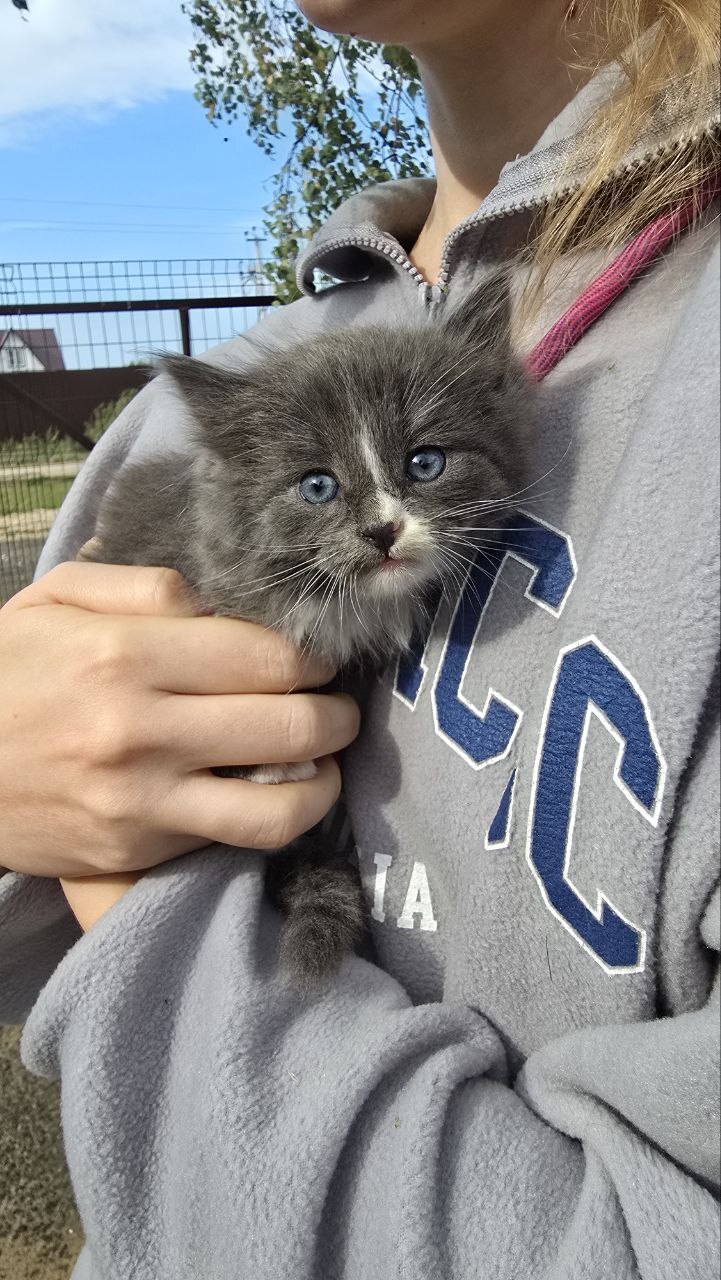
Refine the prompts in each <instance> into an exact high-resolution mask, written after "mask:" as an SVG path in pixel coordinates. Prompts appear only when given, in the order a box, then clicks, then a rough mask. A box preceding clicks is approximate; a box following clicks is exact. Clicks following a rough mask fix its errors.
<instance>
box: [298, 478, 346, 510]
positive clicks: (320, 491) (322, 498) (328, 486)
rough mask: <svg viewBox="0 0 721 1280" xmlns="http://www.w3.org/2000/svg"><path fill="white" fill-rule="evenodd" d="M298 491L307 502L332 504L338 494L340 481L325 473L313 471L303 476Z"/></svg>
mask: <svg viewBox="0 0 721 1280" xmlns="http://www.w3.org/2000/svg"><path fill="white" fill-rule="evenodd" d="M298 490H299V492H300V496H301V498H304V499H305V501H306V502H313V503H319V502H332V501H333V499H334V498H335V496H336V494H337V492H338V481H337V480H335V479H334V478H333V476H327V475H326V474H325V472H324V471H311V472H309V474H308V475H307V476H303V479H302V480H301V482H300V484H299V485H298Z"/></svg>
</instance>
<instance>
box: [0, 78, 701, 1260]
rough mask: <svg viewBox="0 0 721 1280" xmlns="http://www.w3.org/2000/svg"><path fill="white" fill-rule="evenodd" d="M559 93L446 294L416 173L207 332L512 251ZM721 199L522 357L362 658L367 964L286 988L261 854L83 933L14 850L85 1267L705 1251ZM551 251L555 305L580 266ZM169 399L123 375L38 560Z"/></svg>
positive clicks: (159, 433) (536, 192)
mask: <svg viewBox="0 0 721 1280" xmlns="http://www.w3.org/2000/svg"><path fill="white" fill-rule="evenodd" d="M582 103H583V99H582V100H581V103H580V104H579V102H577V103H576V104H575V105H574V107H573V108H572V109H569V110H567V111H566V112H565V113H564V115H563V116H562V117H561V119H560V120H559V121H558V122H556V125H555V126H554V127H552V128H551V130H549V131H548V133H547V134H546V135H545V136H544V138H543V139H541V142H540V143H539V144H538V146H537V147H536V148H535V150H534V151H533V152H532V153H531V154H530V155H529V156H527V157H525V158H521V159H519V160H517V161H516V162H514V163H513V164H511V165H509V166H508V167H507V168H506V169H505V170H504V172H503V174H502V176H501V179H500V181H499V184H498V187H497V188H496V190H495V191H494V192H493V193H492V194H491V195H490V196H489V197H488V199H487V200H486V201H485V202H484V204H483V205H482V206H481V207H480V209H479V210H478V212H477V213H476V214H475V215H474V217H472V218H470V219H468V220H467V221H466V222H465V223H464V224H463V225H462V226H461V227H460V228H459V229H458V230H456V231H455V232H454V233H453V234H452V235H451V237H449V240H448V242H447V246H446V253H445V258H444V267H443V275H442V279H441V287H440V288H433V289H432V288H431V287H430V286H428V285H426V283H425V282H424V281H423V280H422V279H421V278H420V277H419V276H418V273H417V272H415V271H414V270H413V268H412V267H411V264H410V262H409V260H408V258H407V256H406V249H407V248H408V246H409V245H410V244H411V243H412V241H413V238H414V235H415V233H416V232H417V230H418V228H419V227H420V225H421V223H422V221H423V218H424V216H425V214H426V211H427V208H428V205H429V202H430V199H431V197H432V186H431V185H430V184H429V183H416V182H414V183H409V184H394V185H391V186H389V187H387V188H380V189H378V190H376V191H370V192H367V193H365V194H363V195H361V196H359V197H358V198H356V199H354V200H351V201H350V202H349V203H348V204H346V205H345V206H343V208H341V209H340V210H339V211H338V212H337V213H336V214H335V216H334V217H333V218H332V219H331V221H330V223H329V224H328V226H327V227H326V229H325V230H324V231H323V232H322V233H321V234H320V236H319V237H318V238H317V240H316V241H315V243H314V244H313V245H312V246H311V248H310V250H309V251H308V253H307V254H306V256H305V260H304V262H303V263H302V264H301V279H302V280H303V282H304V287H305V289H306V292H307V296H306V297H305V298H304V299H303V300H301V301H300V302H298V303H297V304H294V305H293V306H292V307H289V308H286V309H283V310H280V311H274V312H271V313H270V314H269V315H268V316H267V318H266V319H265V320H264V321H263V322H262V324H261V325H260V328H259V331H258V332H257V333H256V332H250V333H248V334H246V335H244V336H243V337H241V338H238V339H237V340H235V341H234V342H232V343H230V344H228V345H226V346H225V347H224V348H222V349H221V350H219V351H218V353H217V358H218V359H223V360H226V361H230V362H236V363H239V364H241V363H244V362H247V361H249V360H253V359H255V358H262V346H264V345H265V344H267V343H268V342H271V343H278V344H281V345H282V344H285V343H290V342H292V341H293V340H294V338H295V337H296V335H298V334H301V333H302V334H304V335H309V334H313V333H316V332H318V333H319V332H323V331H327V330H328V329H336V328H338V327H339V326H344V325H354V324H363V323H364V322H366V321H369V320H379V319H380V320H382V319H392V318H393V316H395V315H398V314H403V313H407V312H410V311H411V310H413V309H415V308H418V307H420V306H423V307H426V308H431V309H433V308H437V309H438V310H441V309H442V308H443V307H445V306H446V305H447V301H446V300H447V299H452V298H453V296H454V294H455V293H456V292H457V291H458V290H460V289H462V288H464V287H467V284H468V281H469V279H472V278H473V275H474V273H475V272H476V271H477V270H478V271H480V270H485V269H486V268H487V266H488V265H489V264H492V263H495V262H497V261H499V260H503V259H505V258H507V257H508V256H509V255H510V254H511V253H512V252H513V251H514V250H515V249H516V248H517V247H518V245H519V243H520V242H521V241H522V239H523V237H524V235H525V233H526V230H527V225H528V219H529V218H530V216H531V215H532V213H533V211H534V210H535V209H536V208H537V207H538V205H539V204H540V203H542V202H543V200H544V199H545V198H547V195H548V192H549V190H550V188H551V185H552V183H553V180H554V175H557V173H558V166H559V163H560V162H561V160H562V157H563V154H564V149H565V145H566V144H565V141H564V138H565V137H566V136H567V135H568V133H569V130H571V131H572V129H573V128H574V127H575V126H577V124H578V118H579V117H578V112H579V111H580V107H581V105H582ZM574 113H575V114H574ZM681 130H682V126H679V133H680V132H681ZM653 145H669V139H668V138H666V139H664V140H662V141H661V142H659V140H658V139H655V140H654V139H651V140H649V142H648V146H649V147H651V146H653ZM713 219H714V210H713V209H711V210H709V211H708V213H707V214H706V215H705V216H704V218H703V219H702V220H701V222H700V223H699V224H697V225H696V226H695V227H694V228H693V229H692V230H691V231H690V232H689V233H688V234H686V235H685V236H684V237H683V239H682V240H681V241H680V242H679V243H678V244H677V246H676V247H675V248H674V249H673V251H672V252H669V253H668V254H667V255H666V256H665V257H664V259H663V260H660V261H657V262H656V263H655V264H654V265H653V266H652V268H651V269H649V270H648V272H647V274H646V275H645V277H644V278H643V279H641V280H639V281H637V282H636V284H635V285H634V286H633V287H632V288H631V289H630V290H629V291H628V292H627V293H626V294H625V295H624V296H623V297H622V298H621V299H620V300H619V301H617V302H616V303H615V304H614V306H613V307H612V309H611V310H609V311H608V312H607V313H606V314H605V315H604V317H603V318H602V319H601V320H600V321H599V322H598V323H597V325H596V326H595V327H594V328H593V329H592V330H591V331H590V332H589V333H588V334H587V335H586V337H584V339H583V340H582V341H581V342H580V344H579V345H578V346H577V347H575V348H574V349H573V350H572V351H571V353H570V354H569V355H568V356H567V357H566V358H565V359H564V360H563V362H562V363H561V364H560V365H559V366H558V368H557V369H555V370H554V371H553V373H552V374H551V375H550V376H549V377H548V379H547V380H546V381H545V382H544V384H543V385H542V388H541V390H540V393H539V397H538V406H537V422H536V431H537V441H538V449H539V473H538V474H539V478H540V477H541V476H542V475H543V474H544V472H548V473H550V474H549V475H548V476H547V478H546V481H545V482H544V483H542V484H539V486H538V489H537V493H536V496H535V497H534V499H533V501H530V500H529V503H528V506H527V510H526V512H525V514H524V516H523V518H522V520H521V521H520V522H519V528H518V530H517V532H516V533H515V535H514V538H513V541H512V542H509V543H508V545H507V546H504V547H503V549H502V554H500V555H499V557H498V560H497V564H496V565H495V566H494V568H493V571H492V573H491V574H490V576H489V575H487V574H486V575H484V574H483V573H481V572H480V571H479V572H477V574H476V576H475V580H474V583H473V584H472V585H473V586H474V588H475V591H473V590H471V589H470V587H469V588H468V589H467V590H466V592H465V599H464V600H463V601H462V602H460V603H459V607H458V608H456V609H453V610H449V611H448V612H441V613H439V615H438V616H437V618H436V620H435V624H434V627H433V630H432V632H431V634H430V636H429V638H428V640H427V642H426V644H425V647H424V648H423V650H422V651H421V648H420V646H419V647H418V649H417V651H416V652H415V653H414V654H412V655H411V656H409V657H407V658H405V659H404V660H403V661H401V662H400V663H399V665H398V667H397V668H396V669H394V670H389V671H388V672H387V674H386V676H385V678H384V679H382V680H381V681H379V682H378V683H377V684H375V685H374V687H373V689H372V692H371V694H370V696H369V700H368V705H367V707H366V709H365V718H364V728H363V731H362V734H361V737H360V739H359V740H358V742H357V743H356V744H355V745H354V747H353V748H352V750H350V751H349V752H348V753H347V756H346V759H345V769H344V776H345V792H346V799H347V808H348V813H349V818H350V826H351V828H352V833H353V837H354V843H355V845H356V846H357V855H358V859H359V866H360V870H361V874H362V877H363V881H364V884H365V886H366V889H367V894H368V902H369V906H370V910H371V914H372V928H373V942H374V947H375V955H376V962H375V963H370V962H368V961H366V960H364V959H360V958H358V957H355V956H353V957H349V958H348V959H347V961H346V962H345V963H344V965H343V967H342V969H341V972H340V973H339V975H338V977H337V979H336V980H335V981H334V982H333V983H332V985H331V986H330V987H329V989H328V990H326V991H324V992H323V993H320V994H318V995H316V996H315V997H313V998H309V999H305V1000H303V999H300V998H299V997H298V996H297V995H296V994H295V993H294V992H293V991H292V990H291V989H290V988H289V986H288V985H287V984H286V981H285V979H284V977H283V975H282V973H281V972H280V971H279V968H278V965H277V954H278V938H279V929H280V923H279V920H278V918H277V917H276V915H275V914H274V912H273V909H272V908H271V906H270V905H269V904H268V902H267V900H266V898H265V897H264V893H263V880H262V867H263V860H262V858H261V857H260V856H258V855H255V854H252V853H245V854H243V855H242V856H238V855H237V854H236V853H235V852H231V851H228V849H226V848H222V847H218V846H215V847H212V848H210V849H208V850H206V851H203V852H201V853H199V854H196V855H193V856H190V857H187V858H184V859H182V860H181V861H178V862H176V863H174V864H171V865H166V866H164V867H161V868H159V869H157V870H154V871H152V872H150V873H149V874H148V875H146V876H145V877H144V878H143V879H142V880H141V881H140V883H139V884H138V885H136V886H135V887H134V888H133V889H132V890H131V891H130V892H129V893H128V894H127V895H126V896H125V897H124V898H123V899H122V900H121V901H120V902H119V903H118V904H117V905H116V906H115V907H114V908H113V909H112V910H111V911H110V912H109V913H108V914H107V915H106V916H104V917H103V918H102V919H101V921H100V922H99V923H98V924H97V925H96V926H95V927H94V928H93V929H92V930H91V931H90V932H89V933H88V934H87V935H85V936H84V937H82V938H80V939H78V935H77V930H76V928H75V926H74V924H73V922H72V919H71V917H70V914H69V912H68V911H67V909H66V907H65V905H64V899H63V897H62V895H61V893H60V891H59V889H58V887H57V885H56V884H54V883H53V882H50V881H43V880H32V879H28V878H25V877H21V876H13V875H8V876H6V877H4V880H3V882H2V897H1V898H0V976H1V978H2V982H1V986H0V990H1V991H2V1001H3V1011H4V1013H5V1015H6V1016H7V1017H8V1018H10V1019H18V1018H20V1017H21V1016H24V1015H25V1014H27V1013H28V1011H30V1013H29V1018H28V1021H27V1025H26V1029H25V1034H24V1045H23V1053H24V1058H25V1062H26V1064H27V1065H28V1066H29V1068H30V1069H31V1070H32V1071H35V1072H37V1073H39V1074H41V1075H46V1076H58V1077H59V1078H60V1080H61V1085H62V1106H63V1123H64V1130H65V1142H66V1149H67V1156H68V1161H69V1166H70V1170H71V1174H72V1179H73V1184H74V1188H75V1194H76V1197H77V1201H78V1206H79V1209H80V1213H81V1216H82V1221H83V1226H84V1229H85V1233H86V1237H87V1244H86V1246H85V1249H84V1251H83V1253H82V1255H81V1258H80V1260H79V1262H78V1264H77V1267H76V1271H75V1273H74V1275H75V1277H76V1280H392V1278H393V1277H399V1278H400V1277H403V1280H479V1278H480V1277H484V1278H486V1277H487V1278H488V1280H540V1278H541V1277H542V1278H543V1280H581V1278H583V1280H638V1277H642V1278H643V1280H711V1278H712V1277H715V1276H717V1274H718V1248H719V1243H718V1236H719V1211H718V1203H717V1198H716V1193H717V1189H718V1183H719V1132H718V1113H719V1096H718V1094H719V1079H718V1057H719V1010H718V1003H719V986H718V978H717V971H718V953H719V891H718V875H719V867H718V808H719V800H718V789H719V728H718V708H717V702H718V665H717V664H718V644H719V631H718V626H719V623H718V568H719V565H718V558H719V546H718V444H719V440H718V434H719V433H718V403H719V396H718V345H719V323H718V291H719V258H718V246H717V244H716V235H715V228H714V225H713ZM567 265H568V270H566V271H565V272H564V279H563V283H562V284H560V285H559V287H558V289H557V290H556V292H555V293H554V294H553V295H551V296H550V297H549V302H548V305H547V308H546V313H545V315H544V316H543V317H542V318H541V320H540V321H539V326H538V328H539V331H543V329H544V328H545V327H547V325H548V324H549V323H550V322H551V321H552V320H553V319H555V317H556V316H557V315H558V314H559V313H560V311H561V310H562V309H563V307H564V305H565V304H566V302H567V301H570V299H571V298H572V297H573V296H574V295H575V294H576V293H577V292H578V291H579V289H580V287H581V285H580V281H581V279H582V278H584V279H585V278H587V276H588V273H589V268H590V267H591V266H592V265H593V264H590V263H589V262H587V261H585V262H579V263H575V264H567ZM316 267H317V268H321V269H322V270H323V271H324V272H325V273H326V274H331V275H333V276H335V278H336V279H338V280H339V281H340V283H338V284H337V285H336V286H335V287H332V288H329V289H327V290H324V291H320V292H318V293H314V292H313V271H314V268H316ZM261 344H262V345H261ZM211 358H215V356H214V355H213V356H211ZM185 432H186V424H185V423H184V421H183V420H182V419H181V418H180V417H179V416H178V409H177V406H176V404H175V403H173V404H172V405H171V404H170V402H169V401H168V400H167V399H166V393H165V391H164V388H163V385H162V384H161V383H160V382H157V383H154V384H152V385H151V386H149V387H148V388H147V389H146V390H145V391H143V392H142V394H141V395H139V396H138V397H137V399H136V400H135V401H134V402H133V403H132V404H131V405H130V406H129V407H128V408H127V409H126V410H125V411H124V413H123V414H122V415H121V417H120V418H119V420H118V422H117V424H116V425H115V426H114V428H113V429H112V430H111V431H110V432H109V433H108V434H107V436H106V437H105V438H104V439H103V441H102V442H101V444H100V445H99V446H98V447H97V449H96V450H95V452H94V453H93V455H92V456H91V458H90V459H89V461H88V462H87V464H86V465H85V467H84V469H83V472H82V475H81V477H80V478H79V480H78V482H77V483H76V485H75V487H74V488H73V490H72V492H71V494H70V496H69V498H68V500H67V502H66V504H65V507H64V508H63V511H62V512H61V514H60V517H59V518H58V521H57V523H56V525H55V527H54V529H53V531H52V534H51V537H50V540H49V542H48V545H47V547H46V549H45V552H44V554H43V558H42V561H41V565H40V569H41V570H45V569H48V568H49V567H50V566H51V565H52V564H54V563H55V562H57V561H59V560H61V559H63V558H66V557H68V556H72V555H74V554H75V552H76V551H77V549H78V548H79V546H80V545H81V543H82V542H83V541H84V540H85V539H86V538H87V537H88V536H89V535H90V534H91V532H92V528H93V521H94V514H95V511H96V509H97V505H98V501H99V499H100V497H101V496H102V494H103V492H104V490H105V488H106V486H107V484H108V482H109V480H110V479H111V477H112V476H113V475H114V474H116V472H117V469H118V468H119V467H121V466H122V465H124V463H125V462H126V461H127V460H128V459H130V458H137V457H138V456H140V455H141V454H144V453H150V452H157V451H159V450H160V451H162V450H164V449H169V448H171V447H172V448H173V449H176V448H178V447H182V444H183V441H184V439H185ZM461 605H462V607H461Z"/></svg>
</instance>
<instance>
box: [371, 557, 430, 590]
mask: <svg viewBox="0 0 721 1280" xmlns="http://www.w3.org/2000/svg"><path fill="white" fill-rule="evenodd" d="M435 572H436V571H435V569H434V567H433V566H432V565H430V564H428V563H425V564H424V563H422V562H421V561H420V560H394V559H392V557H389V558H388V559H386V560H383V561H382V562H381V563H380V564H379V565H376V566H375V567H374V568H373V569H371V570H370V571H369V572H368V573H366V574H365V575H364V577H363V589H364V591H365V592H366V593H367V595H368V597H369V599H370V600H373V601H378V600H384V599H390V600H398V599H399V597H402V596H406V595H410V594H412V593H414V592H415V590H416V589H417V588H419V587H425V586H427V585H428V583H429V582H430V580H431V578H433V577H434V576H435Z"/></svg>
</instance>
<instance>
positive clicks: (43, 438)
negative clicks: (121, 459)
mask: <svg viewBox="0 0 721 1280" xmlns="http://www.w3.org/2000/svg"><path fill="white" fill-rule="evenodd" d="M87 456H88V451H87V449H83V446H82V445H81V444H76V443H75V441H74V440H71V439H70V438H69V437H68V436H63V435H61V434H60V432H59V431H55V430H52V429H51V430H50V431H48V432H46V434H45V435H37V436H25V438H24V439H23V440H0V467H12V466H17V467H22V466H26V465H27V464H29V463H35V462H74V461H75V460H76V459H80V458H87Z"/></svg>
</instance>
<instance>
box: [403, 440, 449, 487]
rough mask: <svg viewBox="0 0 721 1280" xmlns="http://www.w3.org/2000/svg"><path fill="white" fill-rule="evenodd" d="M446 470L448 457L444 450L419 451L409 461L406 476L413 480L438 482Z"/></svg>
mask: <svg viewBox="0 0 721 1280" xmlns="http://www.w3.org/2000/svg"><path fill="white" fill-rule="evenodd" d="M445 469H446V455H445V453H444V452H443V450H442V449H435V448H433V449H419V450H418V451H417V453H412V454H411V456H410V458H409V459H408V462H407V464H406V475H407V476H408V477H409V478H410V479H411V480H437V479H438V477H439V476H440V475H442V474H443V472H444V471H445Z"/></svg>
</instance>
